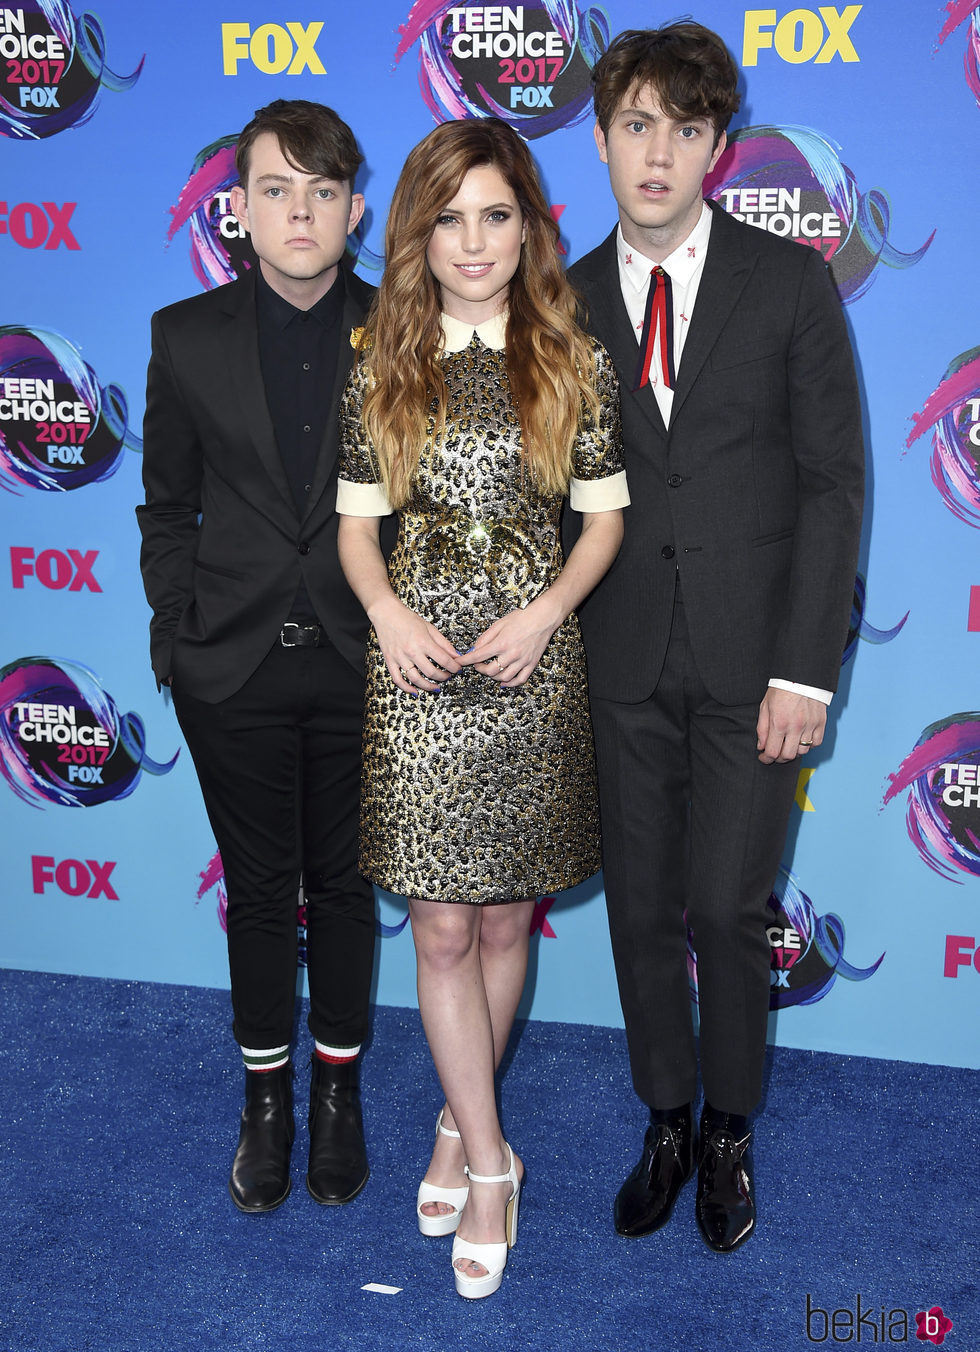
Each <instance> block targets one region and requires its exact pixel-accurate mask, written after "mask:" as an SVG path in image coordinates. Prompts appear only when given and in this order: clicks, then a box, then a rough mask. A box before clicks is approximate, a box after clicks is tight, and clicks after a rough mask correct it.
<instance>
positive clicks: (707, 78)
mask: <svg viewBox="0 0 980 1352" xmlns="http://www.w3.org/2000/svg"><path fill="white" fill-rule="evenodd" d="M737 84H738V67H737V66H736V64H735V61H734V59H733V57H732V54H731V52H730V51H729V50H728V48H727V47H726V46H725V44H724V42H722V40H721V38H720V37H719V36H718V34H717V33H713V32H712V31H711V29H710V28H705V27H704V26H703V25H702V24H699V23H693V22H692V21H690V20H683V21H681V22H679V23H671V24H666V25H665V26H664V27H663V28H632V29H630V30H629V31H627V32H625V33H620V34H619V36H618V37H617V38H614V39H613V41H612V43H611V44H610V46H609V47H608V49H607V50H606V51H605V52H604V53H603V55H602V56H601V57H600V58H599V60H598V61H597V62H596V64H595V67H594V68H593V71H592V87H593V91H594V98H595V115H596V120H597V121H598V123H599V126H600V127H601V128H602V130H603V131H604V132H608V130H609V124H610V123H611V122H612V120H613V118H614V117H615V115H616V110H617V109H618V108H619V107H620V106H621V105H622V103H623V102H624V100H626V99H627V98H629V97H630V96H631V95H632V94H635V93H637V92H638V91H639V90H641V89H645V88H646V87H647V86H648V85H650V86H652V88H653V89H654V91H655V92H656V95H657V99H658V100H659V102H660V106H661V108H662V109H663V111H664V112H665V113H667V115H668V116H669V117H673V118H677V119H684V118H701V117H703V118H707V120H708V121H709V122H710V123H711V124H712V126H713V127H714V129H715V141H716V143H717V141H718V138H719V136H721V134H722V132H723V131H724V130H725V128H726V127H727V126H728V124H729V122H730V121H731V120H732V115H733V114H734V113H737V112H738V108H739V104H740V103H741V101H742V100H741V97H740V96H739V94H738V93H737V92H736V85H737Z"/></svg>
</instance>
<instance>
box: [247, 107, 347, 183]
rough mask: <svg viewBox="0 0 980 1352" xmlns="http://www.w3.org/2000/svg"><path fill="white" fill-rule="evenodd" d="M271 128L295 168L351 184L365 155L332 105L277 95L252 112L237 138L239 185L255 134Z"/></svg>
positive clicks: (259, 134)
mask: <svg viewBox="0 0 980 1352" xmlns="http://www.w3.org/2000/svg"><path fill="white" fill-rule="evenodd" d="M267 131H271V132H272V134H273V136H275V138H276V139H277V140H278V142H279V149H280V150H281V151H282V153H283V154H284V155H285V157H286V159H287V160H288V161H289V163H290V164H291V165H292V166H293V168H294V169H299V170H300V171H301V172H302V173H306V174H316V175H318V176H319V177H321V178H331V179H334V180H335V181H336V182H338V183H349V184H350V186H351V188H352V189H353V187H354V179H355V177H356V176H357V171H358V169H359V168H360V167H361V165H362V164H363V163H364V156H363V155H362V154H361V152H360V151H359V150H358V148H357V142H356V141H355V140H354V133H353V132H352V131H351V129H350V127H348V125H347V123H346V122H344V121H343V119H342V118H340V117H338V116H337V114H336V113H335V112H334V110H333V109H332V108H327V107H326V105H325V104H322V103H311V102H310V101H309V100H308V99H276V100H275V102H274V103H269V104H266V106H265V107H264V108H258V109H256V112H255V116H254V117H253V118H252V120H251V122H250V123H249V124H248V126H247V127H245V128H244V129H243V131H242V134H241V136H239V138H238V147H237V149H236V151H235V167H236V169H237V170H238V179H239V182H240V183H241V185H242V187H243V188H245V189H247V188H248V167H249V160H250V158H251V154H252V146H253V144H254V142H255V138H256V137H257V136H261V135H262V133H263V132H267Z"/></svg>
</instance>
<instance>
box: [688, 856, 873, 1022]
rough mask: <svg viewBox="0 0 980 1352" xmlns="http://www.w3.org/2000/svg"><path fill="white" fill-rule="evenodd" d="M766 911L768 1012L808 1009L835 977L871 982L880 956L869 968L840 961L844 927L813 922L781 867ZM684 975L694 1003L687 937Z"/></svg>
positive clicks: (821, 919)
mask: <svg viewBox="0 0 980 1352" xmlns="http://www.w3.org/2000/svg"><path fill="white" fill-rule="evenodd" d="M769 907H770V910H771V911H772V912H773V918H772V921H771V922H770V924H769V926H768V928H767V929H766V934H767V935H768V937H769V945H770V948H771V950H772V966H771V968H770V973H769V983H770V992H769V1008H770V1009H790V1008H791V1007H792V1006H793V1005H812V1004H816V1002H817V1001H818V1000H822V999H823V998H824V996H825V995H827V994H828V992H829V991H830V989H831V987H832V986H833V984H834V982H835V981H836V980H837V978H838V977H839V976H842V977H844V978H845V979H846V980H847V981H867V979H868V977H869V976H874V974H875V972H877V970H878V968H879V967H880V966H881V963H882V960H883V959H884V956H885V955H884V953H882V954H881V957H879V958H878V959H877V961H875V962H873V963H872V964H871V966H870V967H855V966H854V965H853V964H852V963H850V962H848V961H847V959H846V958H845V957H844V938H845V935H844V922H843V920H841V918H840V916H838V915H834V914H833V913H828V914H827V915H821V916H818V915H817V913H816V909H815V908H814V905H813V902H812V901H811V900H810V898H809V897H808V896H807V894H806V893H805V892H804V891H803V889H802V888H801V887H800V884H799V880H798V879H797V877H796V875H795V874H794V873H793V872H792V871H791V870H790V869H788V868H786V867H785V866H781V867H780V870H779V876H778V878H777V879H776V882H775V885H774V886H773V890H772V896H771V897H770V898H769ZM687 971H688V979H689V982H690V987H691V999H692V1000H693V1001H694V1002H695V1003H697V998H698V960H697V954H696V953H695V950H694V941H693V936H692V934H691V932H690V930H688V935H687Z"/></svg>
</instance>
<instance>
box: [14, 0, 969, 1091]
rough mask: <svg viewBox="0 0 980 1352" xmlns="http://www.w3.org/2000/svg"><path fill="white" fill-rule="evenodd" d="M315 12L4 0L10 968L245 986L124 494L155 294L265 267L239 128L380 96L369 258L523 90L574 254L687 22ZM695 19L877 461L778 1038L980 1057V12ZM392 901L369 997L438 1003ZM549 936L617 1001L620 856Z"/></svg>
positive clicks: (571, 976) (546, 965) (811, 770)
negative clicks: (618, 84) (851, 349)
mask: <svg viewBox="0 0 980 1352" xmlns="http://www.w3.org/2000/svg"><path fill="white" fill-rule="evenodd" d="M288 12H290V11H288V10H284V9H282V7H280V6H277V5H271V4H268V3H266V4H255V3H239V4H236V5H235V6H234V7H232V6H226V5H225V4H224V3H218V2H217V0H197V3H194V4H193V5H191V4H189V3H184V2H179V3H173V4H170V5H167V6H162V5H161V6H154V7H150V6H135V5H132V4H130V3H126V0H105V2H104V3H102V4H101V6H100V10H99V15H98V17H97V18H96V17H94V16H93V15H90V14H84V13H83V12H82V11H81V10H80V9H78V8H74V9H72V8H69V6H68V5H67V4H66V3H64V0H33V3H25V4H23V5H10V4H6V3H5V4H0V156H2V169H3V172H2V177H0V192H2V194H3V198H4V199H5V200H3V201H0V276H2V278H3V287H2V301H0V487H2V488H3V489H4V490H5V491H4V492H3V494H2V497H0V511H2V523H3V524H2V529H3V545H2V554H0V565H2V570H3V571H2V572H0V588H2V589H3V592H4V606H3V610H4V617H5V618H4V625H3V636H2V650H0V668H2V669H0V711H2V719H0V772H2V774H3V776H4V781H5V782H4V783H3V784H0V795H2V802H3V830H4V861H5V865H6V867H5V870H4V872H5V882H4V889H3V895H2V900H0V908H2V911H0V925H2V929H0V962H2V964H3V965H5V966H8V967H22V968H29V969H34V970H49V971H54V972H74V973H81V974H86V975H93V976H106V977H122V978H131V979H138V980H149V981H165V982H182V983H190V984H200V985H212V986H222V985H226V984H227V972H226V957H225V948H224V935H223V932H222V926H221V920H222V904H223V891H222V880H221V872H220V864H219V862H218V861H216V860H215V859H214V854H215V846H214V842H213V839H212V837H211V834H210V830H209V827H208V823H207V819H206V817H205V815H204V811H203V807H202V804H201V799H200V795H199V792H198V788H197V783H196V779H195V776H194V771H193V767H192V765H191V762H190V759H189V757H188V755H187V752H186V750H185V749H184V748H183V747H182V743H181V738H180V734H179V730H178V728H177V724H176V721H175V719H174V716H173V712H172V710H171V709H170V707H169V705H168V702H167V700H166V699H165V697H163V696H161V695H159V694H158V693H157V691H156V689H155V686H154V682H153V678H152V675H151V672H150V668H149V661H148V656H147V636H146V625H147V619H148V612H147V608H146V604H145V602H144V599H143V594H142V587H141V583H140V577H139V569H138V532H137V528H136V521H135V517H134V514H133V508H134V506H135V504H136V502H137V501H138V500H139V499H140V497H141V484H140V440H139V437H140V421H141V415H142V404H143V387H144V376H145V367H146V361H147V357H148V354H149V316H150V314H151V312H152V311H153V310H155V309H157V308H158V307H159V306H162V305H166V304H168V303H170V302H171V301H174V300H177V299H179V298H180V297H182V296H185V295H188V294H190V293H192V292H193V291H195V290H197V289H200V288H201V287H203V286H213V285H217V284H220V282H221V281H223V280H225V279H227V278H228V277H230V276H233V275H235V272H236V269H238V268H241V267H243V266H246V265H247V263H248V257H247V242H246V241H243V240H242V239H240V238H239V237H238V235H237V233H236V227H235V226H234V224H233V222H232V220H231V219H230V218H229V213H228V206H227V197H226V194H227V191H228V189H229V188H230V186H231V184H232V183H233V182H234V176H233V168H232V167H231V157H232V147H233V145H234V137H235V134H236V132H237V131H238V130H239V129H240V128H241V127H242V126H243V125H244V123H245V122H246V121H247V120H248V119H249V118H250V117H251V115H252V112H253V110H254V109H255V108H256V107H258V106H260V105H262V104H264V103H267V102H269V101H270V100H271V99H273V98H277V97H287V98H288V97H304V98H311V99H317V100H320V101H322V102H325V103H329V104H331V105H332V106H333V107H335V108H336V109H337V110H338V111H339V112H340V113H341V115H342V116H343V117H345V118H346V119H347V120H348V121H349V122H350V123H351V125H352V126H353V127H354V129H355V131H356V133H357V136H358V139H359V141H360V143H361V145H362V148H363V150H364V152H365V154H366V157H367V164H366V168H365V172H364V174H363V178H362V180H361V181H359V185H358V186H359V187H361V188H362V189H363V191H364V192H365V194H366V197H367V201H368V213H367V217H366V221H365V225H364V227H363V229H362V230H361V232H360V235H359V239H358V242H357V249H358V263H357V266H358V269H359V270H360V272H361V273H362V275H364V276H365V277H366V278H367V279H368V280H373V281H376V280H377V279H378V277H379V275H380V267H381V258H380V253H381V247H382V245H381V241H382V234H383V226H384V218H385V211H386V206H387V202H388V199H389V197H390V194H391V191H392V188H393V186H394V183H395V180H396V177H397V174H398V171H399V169H400V166H401V164H402V162H403V160H404V157H405V155H406V153H407V151H408V150H409V148H410V147H411V146H412V145H414V144H415V143H416V142H417V141H418V140H420V139H421V138H422V137H423V136H424V135H425V134H426V132H427V131H428V130H429V129H430V128H431V127H432V125H433V123H434V121H436V120H442V119H445V118H448V117H462V116H479V115H482V114H486V113H488V112H492V113H496V114H497V115H500V116H504V117H507V118H508V119H510V120H512V121H513V122H514V124H515V125H517V126H518V127H519V129H520V130H522V132H523V133H524V134H525V135H526V136H527V137H528V139H529V141H530V143H531V147H532V150H533V152H534V154H535V155H536V157H537V159H538V163H539V164H540V166H541V170H542V174H543V178H544V181H545V184H546V188H547V192H548V195H549V199H550V201H551V202H552V203H553V210H554V213H555V215H556V217H557V218H558V219H559V222H560V226H561V230H562V236H563V241H564V245H565V248H566V249H567V254H568V258H569V260H570V261H571V260H572V259H574V258H576V257H578V256H579V255H581V254H582V253H584V252H585V251H586V250H588V249H589V248H591V247H592V246H593V245H594V244H595V243H596V242H598V240H599V239H600V238H602V237H603V236H604V235H605V234H606V233H607V231H608V230H609V229H610V228H611V226H612V224H613V222H614V220H615V212H614V207H613V204H612V198H611V196H610V193H609V190H608V183H607V178H606V170H605V168H604V167H603V166H602V165H601V164H600V163H599V160H598V157H597V155H596V152H595V148H594V145H593V141H592V124H591V117H590V115H589V103H588V93H587V83H588V71H589V69H590V67H591V64H592V62H593V61H594V59H595V57H596V55H597V53H598V52H600V51H601V50H602V49H603V48H604V46H605V45H606V43H607V41H608V38H609V36H610V34H615V33H617V32H619V31H620V30H622V29H624V28H629V27H639V26H644V25H646V24H649V23H658V22H663V21H667V20H669V19H671V18H673V17H675V16H674V15H673V13H672V12H667V11H659V10H656V8H655V9H654V10H651V8H650V6H649V4H646V3H643V4H641V3H633V2H632V0H610V2H609V3H606V4H604V5H601V6H600V5H592V6H588V5H583V4H578V5H575V4H573V3H570V0H535V2H533V3H528V4H525V5H523V6H519V5H494V6H482V5H478V4H463V5H458V6H452V5H447V4H440V3H432V0H419V3H417V4H415V5H414V6H410V3H409V0H374V3H372V4H371V5H370V6H364V5H353V4H342V3H339V0H334V3H331V4H330V5H328V6H323V5H319V6H314V5H309V6H307V7H305V8H304V7H303V6H302V5H298V6H296V7H295V8H294V9H293V10H292V12H293V13H294V14H297V15H298V16H299V17H298V18H297V19H296V20H294V21H287V20H285V19H280V18H279V13H288ZM317 16H320V17H317ZM696 17H697V18H698V19H700V20H701V21H702V22H704V23H706V24H708V25H710V26H711V27H713V28H715V29H717V31H719V32H720V33H721V34H722V35H723V37H724V38H725V40H726V41H727V42H728V44H729V46H730V48H731V49H732V51H733V52H734V53H735V55H736V57H737V58H738V59H740V61H741V64H742V67H743V70H744V99H743V107H742V111H741V113H740V114H739V115H738V117H737V118H736V121H735V123H734V124H733V125H734V133H735V134H734V135H733V136H732V138H731V142H732V143H731V147H730V149H729V151H728V152H727V153H726V156H725V157H724V159H723V161H722V163H721V164H720V165H719V167H718V169H717V170H716V171H715V175H714V178H713V181H712V185H711V186H712V192H713V195H715V196H717V197H719V199H720V200H721V201H722V202H723V204H724V205H725V206H726V208H727V209H728V210H731V211H734V212H736V213H738V214H740V215H742V216H744V217H745V218H746V219H749V220H751V221H752V222H753V223H754V224H756V225H758V226H759V227H760V228H764V229H769V230H772V231H774V232H776V233H779V234H786V235H789V236H791V237H793V238H800V239H803V240H805V241H806V242H807V243H809V244H810V245H811V246H812V247H816V248H820V249H821V250H822V252H823V253H824V254H825V255H826V256H827V257H828V258H829V260H830V265H831V268H832V270H833V272H834V275H835V279H836V281H837V284H838V287H839V289H840V291H841V295H842V298H843V299H844V301H845V303H846V307H847V316H848V319H849V323H850V325H851V329H852V334H853V338H854V343H855V348H856V352H857V358H858V365H859V371H860V375H861V380H862V385H863V390H864V395H865V403H866V430H867V435H868V445H869V459H870V468H871V474H870V486H871V491H870V498H869V512H868V517H867V523H866V528H865V538H864V546H863V550H862V557H861V572H860V576H859V577H858V578H857V579H856V581H855V609H854V614H853V622H852V637H851V642H850V644H849V647H848V653H847V655H846V658H845V669H844V672H843V677H842V684H841V692H840V694H839V695H838V696H837V698H836V700H835V703H834V714H833V718H832V733H831V736H830V737H829V739H828V744H827V745H826V746H825V747H824V748H823V749H821V750H820V752H819V753H818V754H816V755H815V756H813V758H812V759H809V760H808V764H807V766H806V768H805V769H804V770H802V771H801V775H800V782H799V787H798V794H797V811H796V813H795V816H794V820H793V824H792V827H791V832H790V840H789V842H788V844H787V850H786V855H785V865H784V871H783V873H782V875H781V878H780V881H779V884H778V886H777V889H776V893H777V894H776V896H775V897H774V900H773V924H772V928H771V930H770V939H771V942H772V944H773V1008H774V1017H773V1037H774V1039H775V1040H776V1041H778V1042H779V1043H781V1044H784V1045H789V1046H796V1047H810V1048H819V1049H825V1050H830V1051H843V1052H854V1053H860V1054H870V1055H881V1056H889V1057H900V1058H905V1059H910V1060H924V1061H930V1062H936V1063H946V1064H956V1065H973V1066H976V1065H978V1064H980V1059H978V1054H977V1039H976V1035H975V1030H976V1028H977V1016H978V1013H980V947H978V945H980V906H978V900H980V890H978V875H980V787H978V783H977V781H978V766H980V712H978V708H980V698H978V693H977V679H976V666H977V661H978V656H980V562H978V559H980V554H978V549H977V546H978V543H980V536H978V529H980V472H978V465H977V461H978V456H980V349H978V347H977V343H978V341H980V340H978V334H977V326H976V313H977V288H976V270H977V251H976V247H975V239H976V208H975V187H974V184H973V181H972V178H971V174H970V171H969V165H970V164H971V163H972V164H974V165H975V164H976V146H977V133H978V129H980V107H978V103H980V74H978V54H980V8H977V7H974V6H973V5H972V4H970V3H962V0H951V2H950V3H949V4H947V5H945V6H944V5H942V4H940V3H939V2H938V0H933V2H932V3H928V2H927V3H923V2H922V0H872V2H871V3H865V4H855V5H846V6H840V7H832V6H820V7H814V8H813V9H812V10H811V9H799V8H795V9H794V8H791V7H790V6H785V7H783V8H776V9H744V10H743V9H742V8H741V7H740V6H735V5H732V4H730V3H727V2H723V0H703V3H702V4H701V5H700V6H699V8H698V11H697V14H696ZM79 808H82V809H85V810H78V809H79ZM656 885H657V880H656V878H651V879H650V887H651V888H655V887H656ZM379 906H380V924H381V928H382V933H383V938H382V941H381V943H380V945H379V947H380V950H381V953H380V959H379V976H378V989H377V998H378V1000H379V1002H381V1003H383V1004H395V1005H398V1004H412V1003H414V1001H415V987H414V957H413V952H412V944H411V938H410V935H409V933H408V931H407V930H406V929H405V927H404V923H403V922H404V919H405V907H404V903H403V902H402V901H401V900H400V899H398V898H391V897H387V896H382V897H381V898H380V903H379ZM532 954H533V957H532V978H531V982H530V984H529V995H528V999H527V1001H526V1005H525V1012H529V1013H530V1014H532V1015H533V1016H534V1017H537V1018H544V1019H567V1020H576V1021H582V1022H592V1023H600V1024H618V1023H620V1021H621V1016H620V1011H619V1004H618V999H617V995H616V984H615V977H614V974H613V968H612V960H611V956H610V951H609V943H608V937H607V933H606V923H605V915H604V908H603V902H602V893H601V881H600V880H596V881H594V882H593V883H590V884H586V885H584V886H583V887H581V888H578V889H576V890H575V891H574V892H572V893H567V894H563V895H560V896H558V897H557V898H543V899H542V900H541V901H540V902H539V905H538V907H537V910H536V913H535V919H534V938H533V940H532ZM695 985H696V969H695V966H694V962H693V955H692V991H693V989H694V988H695Z"/></svg>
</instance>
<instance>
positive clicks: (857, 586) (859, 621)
mask: <svg viewBox="0 0 980 1352" xmlns="http://www.w3.org/2000/svg"><path fill="white" fill-rule="evenodd" d="M866 594H867V583H866V582H865V579H864V577H863V576H862V574H861V573H858V575H857V577H856V578H855V579H854V599H853V601H852V602H851V622H850V625H849V626H848V630H847V642H846V643H845V644H844V656H843V657H842V658H841V666H843V665H844V663H845V662H847V661H849V660H850V659H851V658H852V657H853V656H854V654H855V652H856V651H857V646H858V641H859V640H860V639H864V641H865V643H891V641H892V639H893V638H895V637H896V635H898V634H900V633H901V632H902V630H903V629H904V628H905V621H906V620H907V619H908V617H909V611H906V612H905V614H904V615H903V616H902V618H901V619H900V620H899V622H898V624H896V625H893V626H892V628H891V629H876V628H875V627H874V625H873V624H869V623H868V621H867V620H866V619H865V618H864V603H865V597H866Z"/></svg>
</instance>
